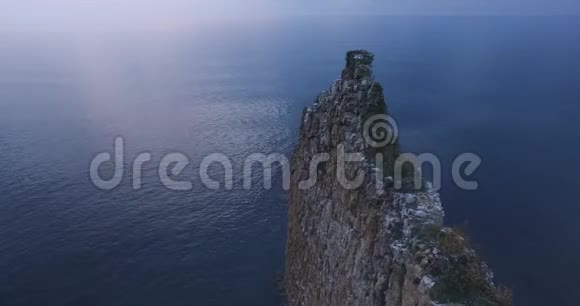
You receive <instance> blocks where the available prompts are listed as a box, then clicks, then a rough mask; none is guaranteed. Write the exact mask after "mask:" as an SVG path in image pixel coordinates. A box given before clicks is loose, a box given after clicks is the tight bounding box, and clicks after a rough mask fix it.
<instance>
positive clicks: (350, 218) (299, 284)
mask: <svg viewBox="0 0 580 306" xmlns="http://www.w3.org/2000/svg"><path fill="white" fill-rule="evenodd" d="M373 58H374V56H373V54H371V53H370V52H367V51H363V50H358V51H351V52H348V54H347V58H346V67H345V68H344V69H343V71H342V74H341V78H340V79H339V80H337V81H335V82H334V83H333V84H332V85H331V87H330V89H329V90H328V91H325V92H323V93H322V94H320V96H319V97H318V99H317V101H316V102H315V103H314V104H313V105H312V107H310V108H307V109H306V110H305V111H304V114H303V119H302V125H301V128H300V139H299V143H298V145H297V147H296V150H295V152H294V155H293V158H292V177H291V187H290V206H289V211H288V218H289V222H288V244H287V256H286V258H287V259H286V271H285V289H286V293H287V298H288V303H289V304H290V305H305V306H309V305H313V306H323V305H332V306H334V305H386V306H431V305H437V304H436V302H435V299H434V298H433V295H435V291H437V292H436V293H437V294H436V295H437V297H438V298H440V299H442V301H441V302H459V303H464V304H470V303H471V304H473V305H479V304H478V303H480V301H479V300H478V299H479V297H478V296H476V295H477V294H479V293H477V294H475V295H474V294H473V293H470V292H468V293H469V294H465V296H451V295H449V296H447V295H446V294H447V291H450V290H448V288H447V287H448V286H445V284H443V285H442V283H443V282H444V281H448V279H451V278H450V277H448V276H447V275H446V273H448V272H449V271H455V270H454V269H455V268H454V267H455V265H459V266H460V267H464V266H465V267H469V269H471V268H473V270H474V271H476V272H477V273H479V272H481V271H483V274H485V275H486V277H487V276H488V275H490V273H489V271H488V270H487V266H485V264H483V262H482V261H480V260H479V259H478V258H477V257H476V255H475V254H474V253H472V252H470V251H463V249H461V248H457V249H452V248H451V246H454V244H453V242H454V241H459V240H458V239H454V238H455V236H453V237H452V238H449V237H447V234H446V233H445V231H446V230H443V228H442V223H443V216H444V212H443V209H442V206H441V201H440V199H439V194H438V193H437V192H436V191H435V190H433V189H432V187H431V185H430V184H426V187H425V188H423V189H422V190H414V191H405V192H403V191H401V190H395V189H394V188H393V184H392V182H393V178H392V177H391V175H393V173H392V171H393V168H392V166H393V163H394V160H395V159H396V158H397V156H398V155H399V152H398V143H397V142H396V141H393V142H392V143H389V144H386V145H385V146H384V147H380V148H376V147H375V146H372V145H369V143H367V141H365V140H366V139H365V137H364V135H365V134H364V131H363V129H364V126H365V121H366V120H367V119H368V118H370V117H372V116H373V115H376V114H386V112H387V109H386V106H385V101H384V97H383V92H382V87H381V86H380V84H379V83H377V82H375V81H374V79H373V74H372V66H371V65H372V62H373ZM341 145H342V146H343V147H344V151H345V152H347V153H361V156H362V157H363V159H362V161H361V162H350V163H346V164H345V165H344V167H341V166H340V165H338V164H337V157H338V155H339V146H341ZM321 153H327V154H328V155H329V157H330V159H329V161H328V162H324V163H321V164H319V165H318V167H317V170H316V173H317V180H316V183H315V184H314V186H313V187H311V188H300V182H301V181H305V180H307V179H308V178H309V177H310V173H309V172H310V170H311V169H310V168H311V165H310V164H311V161H312V160H314V159H315V156H318V155H319V154H321ZM375 153H382V154H383V156H384V160H385V165H383V166H382V167H381V166H377V164H376V159H375V158H374V156H375V155H374V154H375ZM341 172H344V174H345V176H346V177H347V178H348V179H350V180H352V179H354V178H355V177H357V175H360V174H363V175H364V178H363V180H362V184H360V186H358V188H354V189H353V188H348V187H351V186H348V185H347V186H344V184H343V183H341V181H340V180H338V176H337V174H340V173H341ZM378 182H379V183H378ZM380 182H382V184H381V183H380ZM457 237H459V236H457ZM448 238H449V239H448ZM447 243H449V244H450V245H451V246H448V245H447ZM460 245H461V244H460ZM447 248H450V249H449V250H448V249H447ZM458 249H459V250H458ZM464 249H465V250H470V249H469V248H468V247H465V248H464ZM456 262H460V264H456ZM462 269H463V268H462ZM461 271H463V270H461ZM469 271H471V270H469ZM478 280H479V279H478ZM477 285H478V286H480V287H481V286H482V287H481V288H480V287H478V288H477V290H480V291H481V290H483V291H487V290H488V289H489V292H491V293H490V296H493V297H494V296H495V291H494V290H495V287H494V286H493V284H492V283H491V280H490V279H489V278H488V279H486V280H485V282H484V283H483V285H481V284H479V283H478V284H477ZM482 288H483V289H482ZM446 290H447V291H446ZM451 291H452V290H451ZM464 291H466V290H464ZM467 291H469V290H467ZM478 292H479V291H478ZM486 298H487V296H486ZM453 299H456V300H453ZM486 301H487V300H486ZM480 304H481V305H499V304H500V303H499V302H495V301H492V302H491V303H490V304H485V303H483V302H482V303H480ZM441 305H443V304H441ZM447 305H452V304H447Z"/></svg>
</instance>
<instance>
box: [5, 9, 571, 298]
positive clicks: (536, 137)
mask: <svg viewBox="0 0 580 306" xmlns="http://www.w3.org/2000/svg"><path fill="white" fill-rule="evenodd" d="M579 33H580V20H578V19H577V18H572V17H378V16H375V17H364V16H359V17H314V16H313V17H296V18H283V19H278V20H274V19H272V20H263V21H252V22H241V21H236V22H233V21H232V22H231V23H223V24H219V23H218V24H211V25H208V26H200V27H196V28H192V29H190V30H179V31H174V32H163V31H159V32H147V31H139V30H135V31H124V32H119V33H115V34H112V33H100V32H94V33H76V32H75V31H72V30H71V31H70V32H57V31H53V32H48V31H47V32H22V33H20V32H16V31H0V174H1V175H0V305H7V306H19V305H27V306H28V305H30V306H36V305H38V306H47V305H66V306H68V305H70V306H78V305H99V306H100V305H106V306H116V305H140V306H148V305H151V306H157V305H174V306H179V305H253V306H254V305H268V306H269V305H278V304H279V303H280V300H281V298H280V290H279V281H280V279H281V277H282V272H283V269H284V252H285V237H286V211H287V200H288V199H287V194H286V192H285V191H284V190H283V189H282V184H281V176H280V175H279V173H277V174H278V175H276V176H275V178H274V180H273V187H272V189H270V190H267V189H264V188H263V187H261V186H260V184H259V181H260V175H261V174H260V173H256V174H255V176H254V178H255V183H254V184H253V185H252V188H250V189H244V188H243V187H242V176H241V169H242V163H243V161H244V159H245V158H246V157H247V156H249V155H250V154H252V153H263V154H270V153H276V152H277V153H282V154H285V155H287V156H289V155H290V154H291V152H292V150H293V147H294V145H295V144H296V141H297V135H298V128H299V124H300V116H301V112H302V109H303V108H304V107H305V106H308V105H310V104H311V103H312V102H313V101H314V99H315V98H316V96H317V94H318V93H319V92H320V91H322V90H324V89H326V88H328V86H329V85H330V83H331V82H332V81H333V80H335V79H336V78H338V76H339V73H340V70H341V68H342V67H343V64H344V55H345V52H346V51H347V50H350V49H361V48H364V49H368V50H371V51H372V52H374V53H375V55H376V60H375V73H376V80H377V81H380V82H381V83H382V84H383V87H384V89H385V95H386V98H387V102H388V105H389V109H390V111H391V114H392V115H393V117H395V119H396V120H397V121H398V123H399V126H400V129H401V135H400V137H401V142H402V147H403V149H404V150H405V151H411V152H415V153H423V152H431V153H435V154H437V156H439V157H440V158H441V160H442V161H443V186H442V190H441V194H442V199H443V202H444V206H445V209H446V212H447V216H446V220H447V222H448V223H449V224H467V225H466V226H467V228H468V229H469V231H470V233H471V236H472V240H473V243H474V245H475V246H476V247H477V249H478V250H479V251H480V252H481V254H482V255H483V256H484V257H485V259H486V260H487V261H488V262H489V265H490V266H491V267H492V268H493V270H494V271H495V274H496V279H497V280H498V282H500V283H502V284H505V285H507V286H510V287H511V288H513V291H514V294H515V302H516V305H520V306H534V305H537V306H546V305H558V306H572V305H577V302H578V300H580V291H579V290H577V286H578V281H579V279H580V223H579V222H578V220H579V219H580V202H579V200H578V199H579V198H580V197H579V196H578V193H577V192H579V190H580V179H579V178H578V171H579V170H580V154H579V151H578V150H579V149H580V142H579V140H580V57H579V55H580V39H579V37H578V34H579ZM116 136H122V137H123V139H124V141H125V154H124V155H125V156H124V164H125V165H126V167H125V170H124V176H123V179H122V181H121V184H120V185H119V187H117V188H115V189H113V190H100V189H98V188H97V187H95V186H94V185H93V184H92V183H91V180H90V178H89V164H90V162H91V160H92V159H93V157H94V156H95V155H96V154H98V153H101V152H112V150H113V141H114V138H115V137H116ZM142 152H149V153H150V154H151V155H152V159H153V160H152V161H150V162H148V163H146V164H145V166H144V170H143V182H142V188H141V189H139V190H134V189H133V186H132V172H131V163H132V160H133V159H134V158H135V157H136V156H137V155H138V154H139V153H142ZM171 152H180V153H182V154H185V155H186V156H187V157H188V158H189V160H190V164H189V165H188V167H187V168H186V169H185V170H183V172H182V173H181V174H179V175H177V177H178V178H179V179H181V180H188V181H191V182H192V183H193V190H190V191H175V190H169V189H167V188H166V187H164V186H163V185H162V183H161V182H160V180H159V178H158V175H157V172H158V170H157V168H158V165H159V161H160V160H161V158H162V157H163V156H164V155H165V154H167V153H171ZM464 152H472V153H476V154H477V155H479V156H480V157H481V158H482V160H483V162H482V164H481V166H480V168H479V169H478V170H477V171H476V173H475V174H474V177H475V178H476V179H477V180H478V182H479V188H478V190H475V191H464V190H461V189H459V188H457V187H456V186H454V184H453V183H452V181H451V162H452V160H453V158H454V157H455V156H457V155H459V154H461V153H464ZM213 153H221V154H224V155H226V156H227V157H228V158H230V159H231V160H232V161H233V164H234V165H233V166H234V186H233V188H232V189H231V190H223V189H222V190H211V189H208V188H207V187H205V186H204V185H203V184H202V183H201V181H200V179H199V165H200V162H201V161H202V159H203V158H204V157H205V156H208V155H209V154H213ZM105 168H106V167H105ZM105 170H106V169H105ZM212 171H213V172H212V173H213V174H215V175H216V176H215V178H216V179H217V178H219V174H220V170H219V169H217V170H216V169H213V170H212ZM105 172H106V171H105Z"/></svg>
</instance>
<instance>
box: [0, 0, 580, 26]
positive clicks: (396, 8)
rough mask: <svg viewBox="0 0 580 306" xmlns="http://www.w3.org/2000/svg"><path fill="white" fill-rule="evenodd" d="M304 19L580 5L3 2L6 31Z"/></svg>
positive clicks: (321, 0) (523, 11)
mask: <svg viewBox="0 0 580 306" xmlns="http://www.w3.org/2000/svg"><path fill="white" fill-rule="evenodd" d="M304 14H310V15H321V14H404V15H538V14H539V15H554V14H574V15H580V0H551V1H550V0H50V1H48V0H12V1H10V0H0V30H2V29H7V28H8V29H10V28H37V27H39V28H46V27H90V26H97V25H99V26H107V25H108V26H114V25H116V24H118V25H121V24H123V25H127V24H132V25H134V26H136V27H139V26H150V27H155V26H159V27H163V26H166V27H171V26H179V25H187V24H189V23H193V22H195V21H196V20H197V21H199V20H202V19H206V20H219V19H258V18H276V17H279V16H285V15H304Z"/></svg>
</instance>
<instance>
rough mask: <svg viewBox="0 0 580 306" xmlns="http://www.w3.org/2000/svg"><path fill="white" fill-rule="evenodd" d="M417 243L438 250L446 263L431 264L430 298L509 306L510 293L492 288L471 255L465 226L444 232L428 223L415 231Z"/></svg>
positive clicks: (484, 269) (481, 305) (479, 262)
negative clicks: (433, 277)
mask: <svg viewBox="0 0 580 306" xmlns="http://www.w3.org/2000/svg"><path fill="white" fill-rule="evenodd" d="M415 237H416V238H417V239H418V240H419V241H420V242H422V243H426V244H429V245H431V246H432V247H437V248H438V249H439V250H440V251H441V252H442V253H443V254H444V255H445V256H446V257H447V258H449V262H443V263H438V264H433V266H432V271H431V274H433V276H435V277H437V282H436V283H435V286H434V287H433V288H432V290H431V298H432V299H433V300H434V301H437V302H439V303H461V304H464V305H477V306H510V305H512V293H511V290H509V289H507V288H505V287H502V286H500V287H495V286H494V285H493V283H491V282H490V281H489V275H488V273H489V272H488V269H487V266H486V265H485V264H484V262H483V261H482V260H481V259H480V258H479V257H478V256H474V255H473V254H470V253H472V252H473V251H472V248H471V246H470V244H471V243H470V239H469V236H468V234H467V230H466V227H465V226H459V227H454V228H453V229H449V228H447V229H444V228H442V227H441V226H439V225H436V224H427V225H425V226H423V227H421V228H420V229H418V231H417V232H416V236H415Z"/></svg>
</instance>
